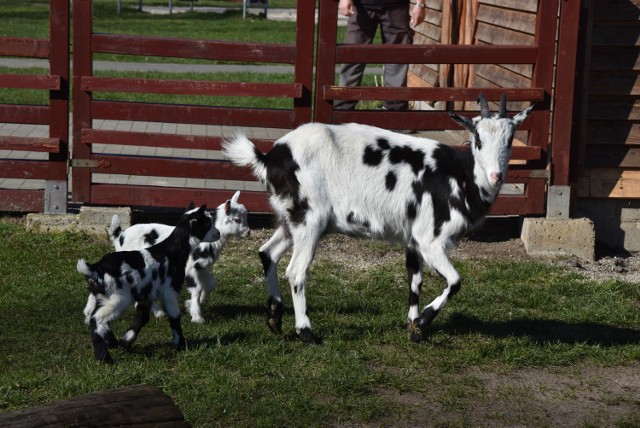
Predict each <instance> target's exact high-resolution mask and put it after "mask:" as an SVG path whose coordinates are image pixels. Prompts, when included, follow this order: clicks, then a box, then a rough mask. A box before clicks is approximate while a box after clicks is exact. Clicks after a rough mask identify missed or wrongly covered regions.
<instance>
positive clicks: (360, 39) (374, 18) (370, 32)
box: [333, 8, 379, 110]
mask: <svg viewBox="0 0 640 428" xmlns="http://www.w3.org/2000/svg"><path fill="white" fill-rule="evenodd" d="M378 23H379V17H378V12H376V11H368V10H366V9H363V8H358V9H357V10H356V14H355V15H351V16H350V17H349V20H348V21H347V31H346V33H345V35H344V43H345V44H371V43H372V42H373V38H374V36H375V35H376V30H377V27H378ZM365 66H366V64H342V65H341V66H340V83H339V85H340V86H360V83H362V75H363V74H364V69H365ZM356 104H358V101H352V100H336V101H334V103H333V106H334V108H335V109H336V110H353V109H355V108H356Z"/></svg>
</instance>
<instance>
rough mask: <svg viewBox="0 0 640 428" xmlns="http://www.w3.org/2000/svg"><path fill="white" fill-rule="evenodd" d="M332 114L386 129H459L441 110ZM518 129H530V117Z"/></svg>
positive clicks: (339, 119) (341, 119) (345, 120)
mask: <svg viewBox="0 0 640 428" xmlns="http://www.w3.org/2000/svg"><path fill="white" fill-rule="evenodd" d="M456 113H457V114H460V115H461V116H466V117H473V116H475V114H473V113H469V112H466V111H464V112H463V111H456ZM535 114H536V112H533V115H534V116H535ZM333 116H334V121H335V122H336V123H350V122H357V123H362V124H365V125H372V126H377V127H380V128H388V129H422V130H431V131H438V130H445V129H460V128H459V127H458V125H456V124H455V122H453V120H451V117H450V116H449V114H448V113H446V112H441V111H408V112H379V111H369V110H354V111H335V112H334V113H333ZM518 129H519V130H530V129H531V118H530V119H527V120H526V121H525V122H524V123H522V124H521V125H520V126H519V127H518Z"/></svg>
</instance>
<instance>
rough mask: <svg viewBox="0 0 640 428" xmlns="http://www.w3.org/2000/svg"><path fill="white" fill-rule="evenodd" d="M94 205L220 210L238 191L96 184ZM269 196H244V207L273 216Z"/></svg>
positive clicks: (252, 193) (93, 194) (257, 193)
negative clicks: (188, 207)
mask: <svg viewBox="0 0 640 428" xmlns="http://www.w3.org/2000/svg"><path fill="white" fill-rule="evenodd" d="M92 187H93V189H92V192H91V202H92V203H94V204H104V205H131V206H161V207H173V208H184V207H186V206H187V205H188V204H189V203H190V202H191V201H193V202H194V203H196V205H199V204H207V205H208V206H209V207H216V206H218V205H220V203H222V202H223V201H225V200H227V199H229V198H230V197H231V196H232V195H233V193H234V191H230V190H222V189H189V188H180V189H176V188H173V187H149V186H120V185H116V184H94V185H93V186H92ZM268 198H269V195H268V194H267V193H265V192H248V191H243V192H242V204H243V205H244V206H245V207H246V208H247V210H249V211H250V212H252V213H270V212H271V206H270V205H269V199H268Z"/></svg>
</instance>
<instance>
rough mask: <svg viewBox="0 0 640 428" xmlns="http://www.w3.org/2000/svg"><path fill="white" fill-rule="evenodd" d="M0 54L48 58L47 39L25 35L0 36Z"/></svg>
mask: <svg viewBox="0 0 640 428" xmlns="http://www.w3.org/2000/svg"><path fill="white" fill-rule="evenodd" d="M0 55H5V56H18V57H27V58H49V40H48V39H33V38H26V37H0Z"/></svg>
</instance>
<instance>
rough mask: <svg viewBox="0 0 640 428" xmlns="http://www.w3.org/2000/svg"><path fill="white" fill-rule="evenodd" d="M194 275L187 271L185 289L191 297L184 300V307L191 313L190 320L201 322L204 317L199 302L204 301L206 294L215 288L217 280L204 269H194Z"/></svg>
mask: <svg viewBox="0 0 640 428" xmlns="http://www.w3.org/2000/svg"><path fill="white" fill-rule="evenodd" d="M194 273H195V277H191V280H190V279H189V277H190V276H191V274H192V272H188V273H187V275H188V276H187V281H186V282H187V290H189V294H191V298H190V299H187V300H186V301H185V302H184V305H185V308H186V309H187V310H188V311H189V315H191V322H194V323H197V324H203V323H204V321H205V319H204V318H203V316H202V308H201V306H200V305H201V304H202V303H203V302H204V299H205V297H206V296H207V294H208V293H209V292H211V291H213V290H215V288H216V284H217V281H216V279H215V278H214V277H213V275H211V272H209V271H205V270H195V271H194Z"/></svg>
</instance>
